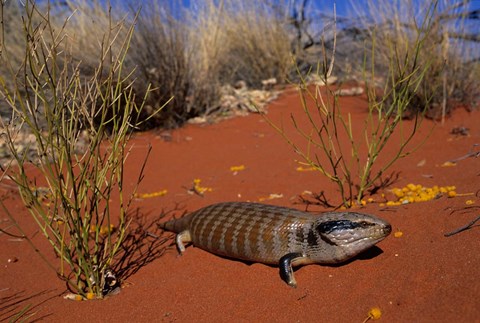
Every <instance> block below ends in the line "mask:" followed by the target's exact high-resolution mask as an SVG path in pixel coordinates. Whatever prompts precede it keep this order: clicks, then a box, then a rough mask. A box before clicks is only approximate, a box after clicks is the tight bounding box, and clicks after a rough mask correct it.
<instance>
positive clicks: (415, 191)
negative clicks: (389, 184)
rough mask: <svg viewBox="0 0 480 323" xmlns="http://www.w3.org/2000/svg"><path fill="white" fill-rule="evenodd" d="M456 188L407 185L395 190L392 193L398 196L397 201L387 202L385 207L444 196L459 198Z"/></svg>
mask: <svg viewBox="0 0 480 323" xmlns="http://www.w3.org/2000/svg"><path fill="white" fill-rule="evenodd" d="M455 190H456V187H455V186H437V185H435V186H433V187H425V186H422V185H420V184H412V183H410V184H407V185H406V186H404V187H401V188H393V189H392V193H393V194H394V195H395V196H396V198H397V200H396V201H387V202H386V203H385V205H388V206H392V205H401V204H409V203H416V202H425V201H430V200H433V199H436V198H439V197H441V196H443V195H447V196H448V197H455V196H457V192H456V191H455Z"/></svg>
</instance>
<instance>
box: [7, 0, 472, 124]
mask: <svg viewBox="0 0 480 323" xmlns="http://www.w3.org/2000/svg"><path fill="white" fill-rule="evenodd" d="M367 2H368V3H369V5H368V6H365V7H364V8H362V10H359V9H357V10H356V12H354V14H355V15H357V17H356V18H351V17H342V16H337V17H336V33H335V34H336V53H335V68H334V75H336V76H338V77H340V79H341V80H349V79H356V80H359V81H362V80H363V79H364V78H365V76H366V75H365V74H368V72H369V71H370V69H371V65H372V64H375V65H376V66H375V71H376V72H375V76H376V77H377V78H378V80H379V82H382V77H384V75H382V71H387V70H388V64H389V61H388V57H389V56H388V55H389V53H391V52H392V51H393V52H397V53H398V56H399V57H402V56H403V55H404V54H405V53H408V51H409V50H410V49H409V48H410V47H409V44H410V43H411V42H413V40H412V39H410V38H409V35H410V34H412V33H411V32H410V31H411V30H414V29H416V28H420V26H421V22H419V21H416V20H415V15H404V16H402V15H401V13H402V11H401V10H407V11H408V10H412V12H415V10H417V11H418V10H420V9H419V6H421V5H422V4H418V3H417V2H418V1H402V2H399V3H396V2H393V3H392V4H391V5H390V7H389V8H382V6H378V5H375V4H376V2H374V1H367ZM414 2H415V3H417V4H416V5H415V4H414ZM157 3H159V2H157ZM389 3H390V2H389ZM400 4H402V6H401V7H400ZM46 5H50V6H51V7H52V12H55V13H56V15H57V16H58V18H57V19H56V21H57V23H58V26H62V25H63V24H64V23H65V19H66V18H69V17H70V16H71V17H70V18H69V20H68V21H67V23H66V24H67V26H66V31H67V34H68V35H69V39H68V41H69V42H71V46H72V47H74V48H75V51H73V52H74V53H75V55H74V57H70V58H68V59H71V60H74V61H76V62H78V63H79V64H80V71H81V73H83V74H85V76H86V77H87V76H88V75H91V74H92V73H93V68H94V66H96V62H94V61H93V58H94V57H96V55H93V54H94V53H98V52H99V51H100V49H99V46H100V45H99V44H100V43H101V34H102V33H104V32H105V31H106V30H108V29H111V30H114V29H115V28H117V26H115V25H111V26H109V24H108V18H109V17H113V21H118V22H119V21H121V19H123V18H125V19H127V20H131V19H133V17H134V16H135V13H137V12H139V17H138V21H137V23H136V28H135V33H134V35H133V38H132V40H131V48H130V50H129V52H128V56H127V57H126V60H125V66H126V68H125V73H129V72H130V71H131V70H132V69H134V72H133V73H134V77H135V78H136V82H135V83H134V91H135V93H136V96H135V98H136V99H135V100H138V101H139V102H138V103H139V104H140V102H141V101H143V100H144V98H145V94H146V93H147V92H149V95H148V97H147V99H146V100H147V101H146V107H145V109H144V112H143V113H146V114H148V113H153V111H156V110H157V109H158V108H159V107H161V106H163V104H165V102H167V101H169V100H171V101H169V104H168V105H167V106H166V107H165V108H164V109H163V111H161V112H160V113H158V114H156V115H155V116H154V117H152V118H150V119H149V120H148V122H145V123H143V124H142V129H148V128H153V127H166V128H174V127H178V126H181V125H182V124H183V123H184V122H186V121H187V120H188V119H190V118H192V117H195V116H199V115H204V114H206V113H209V112H210V111H215V110H216V108H217V107H218V105H219V104H220V103H219V102H220V96H221V93H222V86H224V85H226V84H230V85H234V84H235V83H237V82H238V81H244V82H246V84H247V85H248V86H249V87H250V88H260V87H261V81H262V80H265V79H269V78H271V77H275V78H276V79H277V81H278V83H279V84H286V83H287V80H288V81H294V82H295V80H296V78H298V76H299V75H298V73H297V71H298V70H299V71H300V72H301V73H303V74H306V73H312V72H316V71H317V64H318V62H319V61H320V62H323V61H325V60H324V57H325V56H327V60H326V61H328V60H329V59H331V57H328V55H331V53H332V49H333V37H334V28H333V26H334V23H333V21H334V17H333V15H332V14H331V13H329V12H330V11H329V12H327V11H325V12H322V11H319V9H318V8H315V6H314V5H313V1H309V0H296V1H287V0H285V1H272V0H263V1H253V0H248V1H241V2H240V1H233V0H223V1H213V0H205V1H200V2H196V4H194V6H195V7H192V8H189V9H188V10H187V9H185V8H183V7H182V6H181V5H180V4H178V3H177V4H173V5H171V6H165V5H164V4H154V2H150V1H146V2H144V3H142V4H141V7H140V6H139V4H138V3H137V2H131V3H130V4H129V5H128V6H125V5H120V4H119V3H112V8H111V9H110V10H108V8H105V6H102V5H101V4H99V3H97V2H91V1H89V2H86V1H69V0H67V1H61V2H51V3H49V4H48V3H46V2H41V3H39V4H38V6H46ZM352 5H353V7H355V5H354V3H352ZM425 7H426V5H425ZM471 7H472V1H466V0H460V1H453V2H452V1H439V3H438V5H437V7H436V10H437V12H436V14H435V15H434V20H433V22H432V26H433V27H432V30H431V37H429V38H428V42H427V43H425V44H424V46H423V48H424V49H425V50H424V51H423V52H422V53H420V55H419V57H418V60H417V61H416V62H413V60H410V61H405V62H404V63H405V64H418V65H424V64H430V69H429V71H428V73H427V76H426V77H425V81H424V82H423V83H422V89H421V90H420V91H419V92H418V93H417V94H416V95H415V97H414V98H412V101H411V109H410V110H411V114H412V115H413V114H415V113H418V112H423V111H425V110H426V112H427V116H430V117H432V118H438V117H440V116H442V115H445V114H448V113H449V111H450V110H451V109H452V108H453V107H455V106H459V105H463V106H465V107H467V108H474V107H475V106H477V105H478V104H479V102H478V100H479V96H480V93H479V91H480V90H479V89H480V84H479V82H480V81H479V79H480V76H479V75H480V67H479V66H480V61H479V54H480V51H479V50H478V48H479V42H480V36H479V35H478V33H476V32H475V30H476V29H475V28H476V27H478V23H479V18H480V11H479V10H473V9H471ZM422 8H423V7H422ZM4 10H5V12H4V14H3V18H2V19H3V21H2V23H3V24H4V26H5V31H6V33H4V35H2V42H5V43H7V45H9V48H10V51H11V53H13V54H14V53H15V50H16V49H15V47H16V44H18V46H17V47H19V48H21V47H22V46H23V43H24V39H23V38H22V37H23V36H22V34H23V32H22V30H21V24H20V23H19V22H20V21H22V16H23V15H24V14H25V12H24V7H23V6H22V4H21V2H18V1H8V2H7V3H6V5H5V9H4ZM329 10H331V8H329ZM395 11H397V12H395ZM399 17H400V18H399ZM475 26H476V27H475ZM119 37H120V36H119ZM373 41H375V43H376V45H375V50H376V53H375V61H374V62H373V61H372V60H371V59H370V58H371V55H370V54H371V53H369V52H368V51H369V49H371V48H372V46H371V44H372V42H373ZM10 57H11V58H12V59H13V60H14V61H13V62H12V66H13V67H14V68H15V66H17V67H18V66H20V65H21V57H22V56H21V55H11V56H10ZM410 57H413V54H410ZM365 58H366V59H365ZM15 60H18V61H15ZM3 68H4V66H0V73H2V74H3V71H2V69H3ZM297 68H298V69H297ZM127 71H128V72H127ZM19 72H20V71H19ZM320 72H322V71H321V70H320ZM0 75H1V74H0ZM370 76H371V75H367V78H368V77H370ZM3 81H4V82H7V83H8V80H3ZM370 85H372V86H375V85H374V84H370ZM380 87H383V86H380ZM172 97H173V98H172ZM0 107H1V108H0V111H1V114H2V116H8V115H9V113H10V112H9V111H8V110H6V109H7V108H6V107H5V106H4V105H3V104H2V103H0Z"/></svg>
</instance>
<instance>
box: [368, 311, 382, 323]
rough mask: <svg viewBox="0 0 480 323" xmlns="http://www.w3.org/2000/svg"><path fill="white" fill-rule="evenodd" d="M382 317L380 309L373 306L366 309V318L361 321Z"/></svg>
mask: <svg viewBox="0 0 480 323" xmlns="http://www.w3.org/2000/svg"><path fill="white" fill-rule="evenodd" d="M380 317H382V311H381V310H380V308H378V307H373V308H371V309H370V311H368V316H367V318H366V319H365V320H364V321H363V323H365V322H367V321H368V320H378V319H380Z"/></svg>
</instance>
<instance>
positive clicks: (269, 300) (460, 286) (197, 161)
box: [0, 90, 480, 322]
mask: <svg viewBox="0 0 480 323" xmlns="http://www.w3.org/2000/svg"><path fill="white" fill-rule="evenodd" d="M340 102H341V104H342V107H343V109H344V111H349V112H351V113H352V119H353V120H354V122H355V124H359V125H361V122H363V120H364V119H365V117H366V115H367V114H366V110H365V109H366V102H365V99H364V98H362V97H355V98H342V99H340ZM299 109H300V107H299V99H298V96H297V95H296V94H295V92H294V91H292V90H289V91H287V92H286V93H285V94H283V95H282V96H281V98H280V99H279V100H277V101H275V102H273V103H272V104H270V106H269V114H268V117H269V118H271V119H272V120H273V121H274V122H275V123H276V124H280V123H281V122H283V124H284V126H285V129H286V130H287V131H288V132H291V131H292V126H291V124H290V121H289V116H290V113H295V114H297V115H298V118H299V120H302V119H301V117H300V116H299ZM411 123H412V122H411V121H407V122H406V124H407V126H408V125H411ZM433 125H434V122H432V121H425V123H424V125H423V126H422V129H421V131H420V132H419V139H420V138H423V137H424V136H425V135H426V134H428V132H429V129H430V128H431V127H432V126H433ZM456 126H464V127H467V128H469V129H470V131H469V136H458V137H457V136H454V135H452V134H450V131H451V129H452V128H454V127H456ZM168 135H171V136H165V133H162V132H161V131H152V132H149V133H144V134H139V135H137V136H136V138H135V139H134V144H135V146H134V149H133V153H132V154H131V156H130V157H129V160H128V164H127V174H128V179H127V185H133V183H134V182H135V180H136V178H137V175H138V170H139V167H140V164H141V162H140V161H141V159H142V158H143V156H144V154H145V153H146V151H147V146H148V144H149V143H151V144H152V146H153V150H152V154H151V157H150V160H149V163H148V166H147V169H146V177H145V180H144V181H143V182H142V184H141V186H140V190H139V191H140V193H151V192H156V191H160V190H163V189H167V190H168V193H167V195H166V196H163V197H156V198H147V199H144V200H139V201H138V202H136V205H135V207H138V213H137V214H136V216H135V220H134V222H133V224H132V229H133V228H137V231H136V235H135V237H136V240H132V243H131V244H130V247H131V248H132V249H131V252H130V253H129V254H128V256H129V258H128V259H127V261H126V262H125V263H123V264H122V265H121V266H119V267H117V268H116V269H117V271H118V272H119V273H120V274H122V276H123V277H124V279H125V281H126V283H125V284H124V285H126V286H127V287H125V288H123V289H122V292H121V293H120V294H119V295H117V296H113V297H110V298H108V299H106V300H103V301H85V302H74V301H67V300H64V299H63V297H62V294H63V293H64V292H65V284H64V283H63V282H62V281H60V280H59V279H57V278H56V275H55V273H54V271H52V270H51V269H50V268H48V266H47V265H46V264H45V262H43V261H42V259H41V258H40V257H39V256H38V255H37V254H35V252H34V251H33V249H32V248H31V247H30V246H29V245H28V243H27V242H26V241H24V240H17V239H14V238H12V237H10V236H7V235H6V234H0V264H1V265H2V267H1V271H0V321H3V320H8V319H9V318H11V317H13V315H15V313H18V312H19V311H21V310H22V309H23V308H25V307H26V306H27V305H30V306H31V307H30V309H29V311H28V314H32V316H31V318H30V319H29V320H31V321H37V320H41V321H46V322H49V321H51V322H59V321H62V322H78V321H79V320H80V321H82V322H115V321H116V322H126V321H130V322H132V321H133V322H147V321H166V322H171V321H180V322H186V321H190V322H192V321H195V322H225V321H232V320H234V321H279V322H292V321H298V322H311V321H317V322H318V321H321V322H362V321H363V320H364V319H365V318H366V317H367V312H368V310H369V309H370V308H372V307H379V308H380V309H381V310H382V313H383V315H382V318H381V320H383V321H385V322H452V321H458V322H480V280H479V268H480V253H479V249H478V247H479V240H480V227H479V224H477V225H475V226H474V227H473V228H471V229H470V230H467V231H464V232H461V233H459V234H457V235H454V236H452V237H448V238H447V237H444V233H446V232H449V231H452V230H454V229H456V228H458V227H460V226H462V225H465V224H467V223H468V222H470V221H472V220H473V219H474V218H476V217H477V216H478V215H479V213H480V211H479V207H480V197H479V190H480V164H479V160H478V159H477V158H466V159H464V160H461V161H459V162H458V164H457V166H454V167H440V165H441V164H443V163H444V162H445V161H447V160H451V159H455V158H458V157H460V156H463V155H465V154H467V153H468V152H469V151H470V150H471V149H472V147H473V145H474V144H479V143H480V113H479V112H472V113H468V112H466V111H464V110H462V109H458V110H456V111H455V112H454V114H453V116H452V117H451V118H449V119H447V121H446V123H445V125H443V126H442V125H440V124H437V125H436V127H435V128H434V130H433V132H432V134H431V135H430V138H429V140H428V141H427V142H426V143H425V145H423V146H422V147H421V148H420V149H419V150H418V151H416V152H415V153H413V154H411V155H409V156H408V157H406V158H404V159H402V160H400V161H399V162H397V163H396V164H395V165H394V166H393V168H392V169H391V170H392V171H395V172H399V178H398V181H397V182H396V183H395V184H394V185H393V186H395V187H401V186H404V185H406V184H408V183H416V184H422V185H424V186H428V187H431V186H433V185H439V186H446V185H455V186H456V187H457V192H459V193H469V192H472V193H474V195H473V196H461V197H455V198H446V197H442V198H440V199H437V200H433V201H429V202H424V203H415V204H410V205H403V206H396V207H388V208H387V207H381V206H380V205H379V204H375V203H374V204H368V205H367V206H366V207H364V208H362V209H360V211H361V212H365V213H372V214H375V215H377V216H380V217H382V218H384V219H386V220H388V221H389V222H390V223H391V224H392V226H393V231H394V232H395V231H402V232H403V236H402V237H400V238H395V237H394V236H393V234H392V235H391V236H389V237H388V238H387V239H386V240H384V241H382V242H381V243H379V245H378V248H375V249H373V250H372V251H371V252H367V253H366V254H364V255H363V256H360V257H358V258H357V259H355V260H353V261H350V262H348V263H347V264H344V265H341V266H321V265H309V266H304V267H300V268H299V269H298V270H296V279H297V282H298V285H299V286H298V288H297V289H292V288H290V287H288V286H287V285H286V284H285V283H284V282H283V281H282V280H281V279H280V277H279V275H278V268H275V267H270V266H265V265H262V264H253V265H247V264H245V263H243V262H240V261H232V260H228V259H224V258H221V257H217V256H215V255H212V254H210V253H207V252H205V251H203V250H200V249H198V248H194V247H189V248H187V251H186V253H185V255H184V256H183V257H178V256H177V253H176V250H175V248H174V247H173V246H171V242H172V240H171V237H172V235H171V234H167V233H165V234H164V233H162V232H161V231H160V230H159V229H157V228H156V225H155V222H159V221H164V220H165V219H166V217H170V216H172V215H173V214H175V215H177V216H179V215H181V214H182V213H183V212H184V211H192V210H195V209H197V208H200V207H202V206H206V205H208V204H212V203H215V202H220V201H236V200H241V201H247V200H250V201H258V200H259V198H262V197H268V196H269V195H270V194H272V193H274V194H282V195H283V197H282V198H278V199H273V200H268V201H265V203H271V204H276V205H283V206H290V207H292V206H293V207H296V208H299V209H304V208H305V206H304V205H301V204H293V202H294V201H295V197H296V196H298V194H300V193H302V192H303V191H304V190H309V191H313V192H320V191H322V190H323V191H325V192H326V194H327V197H328V198H329V199H330V200H333V201H338V198H339V197H338V192H337V190H336V187H335V186H334V185H332V184H331V183H329V182H328V180H326V179H325V177H323V176H321V175H320V174H318V173H316V172H298V171H296V167H297V166H298V164H297V163H296V162H295V160H297V159H299V157H298V156H297V155H296V154H295V153H294V152H293V151H292V148H291V147H290V146H288V145H287V144H286V143H285V142H284V141H283V140H282V139H281V137H280V136H279V135H278V134H277V133H276V132H275V131H274V130H273V129H272V128H271V127H270V126H269V125H268V124H267V123H266V122H265V120H264V119H262V117H261V116H259V115H249V116H247V117H238V118H234V119H230V120H226V121H222V122H220V123H217V124H213V125H187V126H186V127H184V128H182V129H179V130H175V131H172V132H170V133H168ZM359 135H361V134H359ZM165 137H169V138H170V139H171V140H170V141H165V140H164V138H165ZM294 137H295V138H298V137H297V136H294ZM398 140H399V138H397V137H396V138H394V140H393V141H391V142H389V143H388V147H387V154H391V153H392V152H394V151H395V149H396V148H397V147H398V145H399V142H398ZM417 142H418V141H417ZM477 151H478V149H477ZM419 163H420V164H419ZM422 164H423V165H422ZM238 165H245V167H246V169H245V170H243V171H240V172H238V174H236V175H234V174H233V173H232V171H230V167H231V166H238ZM427 175H428V176H427ZM195 178H199V179H201V180H202V182H201V184H200V185H201V186H205V187H211V188H212V189H213V190H212V191H211V192H207V193H205V195H204V197H200V196H198V195H191V194H188V193H187V189H188V188H191V187H192V185H193V180H194V179H195ZM393 186H391V187H389V188H392V187H393ZM0 190H2V192H0V193H1V194H6V195H8V198H7V200H6V201H5V203H6V204H7V206H8V207H9V209H10V211H11V212H12V213H13V214H14V215H15V218H16V219H17V220H18V222H19V223H20V224H21V225H22V227H23V228H24V230H25V231H26V233H27V234H28V235H29V236H30V237H33V241H34V242H35V243H36V245H37V247H38V248H39V249H40V250H42V251H43V252H44V253H45V254H46V255H47V257H48V258H49V259H51V260H53V255H52V251H51V250H50V249H49V247H48V246H47V244H46V243H45V241H43V238H42V237H41V236H40V233H39V232H38V229H37V228H36V227H35V225H34V223H33V220H32V219H31V218H30V216H29V215H28V213H27V212H26V210H25V208H24V206H23V204H22V203H21V200H20V198H19V196H18V194H17V193H15V192H12V191H9V190H7V189H5V187H4V186H2V187H0ZM387 191H388V188H387V189H385V190H383V192H387ZM373 197H374V198H376V199H380V195H379V194H377V195H375V196H373ZM467 200H473V201H474V203H473V204H472V205H466V203H465V202H466V201H467ZM172 210H173V211H174V212H171V213H168V214H167V216H166V217H165V218H163V219H161V216H162V214H163V213H165V212H166V211H172ZM309 210H315V211H324V209H322V208H320V207H310V208H309ZM0 221H1V222H0V228H2V229H4V230H8V231H9V232H16V230H15V229H12V228H9V225H10V223H9V221H8V219H7V218H6V216H5V215H3V213H2V216H1V218H0ZM145 231H148V232H149V233H152V234H155V235H160V238H159V239H155V238H153V237H151V236H145V235H143V236H142V234H141V233H142V232H143V233H144V232H145ZM167 238H168V239H167ZM14 258H16V259H17V260H18V261H16V262H13V263H11V262H8V259H14Z"/></svg>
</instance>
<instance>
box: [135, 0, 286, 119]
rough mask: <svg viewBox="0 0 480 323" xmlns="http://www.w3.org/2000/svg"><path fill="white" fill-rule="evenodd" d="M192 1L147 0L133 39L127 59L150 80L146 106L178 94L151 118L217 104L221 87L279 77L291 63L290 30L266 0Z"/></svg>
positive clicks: (190, 113)
mask: <svg viewBox="0 0 480 323" xmlns="http://www.w3.org/2000/svg"><path fill="white" fill-rule="evenodd" d="M194 6H195V7H194V8H191V10H189V11H187V10H186V9H185V8H183V9H182V7H181V6H179V5H178V6H177V7H174V8H175V9H172V8H165V7H159V6H158V5H155V4H147V5H146V6H145V7H143V8H142V14H141V15H140V17H139V21H138V26H137V33H136V34H135V35H134V37H133V40H132V55H130V56H129V58H128V60H129V63H130V64H133V65H135V66H137V76H138V77H139V78H140V79H142V80H143V81H144V82H151V83H152V85H153V91H152V94H151V96H150V100H149V102H148V104H149V105H152V106H155V105H159V104H162V103H164V102H165V100H166V99H168V98H169V97H170V96H173V97H174V98H173V100H172V102H171V103H170V104H169V105H168V107H167V108H166V109H165V110H164V111H163V112H162V113H161V114H159V116H158V118H156V119H152V121H153V122H157V124H161V125H163V126H167V127H174V126H178V125H181V124H182V123H183V122H185V121H186V120H187V119H189V118H193V117H195V116H198V115H203V114H208V113H210V112H212V111H215V110H217V109H219V107H220V104H221V102H220V99H221V93H222V86H224V85H227V84H229V85H233V84H234V83H236V82H237V81H245V82H246V83H247V84H248V85H249V86H252V87H260V86H261V81H262V80H265V79H268V78H272V77H275V78H277V80H279V81H282V80H283V79H284V78H285V75H286V73H287V71H288V69H289V66H290V62H291V57H290V48H289V41H288V34H287V32H286V30H285V29H284V28H283V25H282V24H281V22H280V21H279V20H276V19H274V15H273V12H271V11H270V10H269V7H268V6H267V5H266V4H265V3H264V1H260V2H255V1H247V2H237V1H229V0H224V1H220V2H218V3H217V2H215V1H211V0H206V1H202V2H198V3H196V4H195V5H194Z"/></svg>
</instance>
